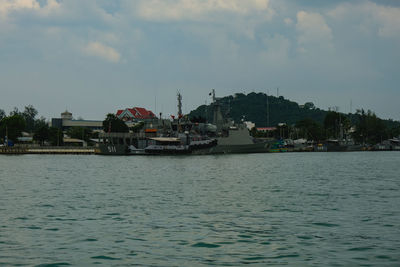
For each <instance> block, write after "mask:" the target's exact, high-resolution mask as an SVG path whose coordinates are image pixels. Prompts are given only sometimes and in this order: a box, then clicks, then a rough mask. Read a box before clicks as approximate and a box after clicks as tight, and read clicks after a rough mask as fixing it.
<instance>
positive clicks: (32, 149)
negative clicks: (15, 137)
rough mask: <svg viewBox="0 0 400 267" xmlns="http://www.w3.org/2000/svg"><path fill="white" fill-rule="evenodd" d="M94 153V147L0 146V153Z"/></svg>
mask: <svg viewBox="0 0 400 267" xmlns="http://www.w3.org/2000/svg"><path fill="white" fill-rule="evenodd" d="M95 153H96V148H94V147H0V154H8V155H20V154H73V155H91V154H95Z"/></svg>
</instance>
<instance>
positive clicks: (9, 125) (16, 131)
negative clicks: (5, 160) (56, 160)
mask: <svg viewBox="0 0 400 267" xmlns="http://www.w3.org/2000/svg"><path fill="white" fill-rule="evenodd" d="M37 115H38V111H37V110H36V109H35V108H34V107H33V106H32V105H28V106H25V108H24V111H19V110H18V108H16V107H15V108H14V109H13V110H12V111H11V112H10V114H9V115H8V116H7V115H6V113H5V112H4V110H2V109H0V143H4V142H5V141H6V138H7V141H9V142H11V143H18V137H22V136H23V134H22V133H23V132H25V133H28V135H30V136H32V135H33V140H35V141H37V142H38V143H41V144H43V143H44V142H45V141H48V142H50V143H51V144H52V145H57V144H58V145H60V144H62V142H63V133H62V131H61V130H60V129H58V128H54V127H49V125H48V123H47V122H46V119H45V118H44V117H40V118H37Z"/></svg>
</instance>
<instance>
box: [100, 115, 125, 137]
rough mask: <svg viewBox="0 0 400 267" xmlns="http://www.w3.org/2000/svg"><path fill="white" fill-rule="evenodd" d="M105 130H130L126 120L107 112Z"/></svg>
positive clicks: (117, 131) (121, 131) (104, 123)
mask: <svg viewBox="0 0 400 267" xmlns="http://www.w3.org/2000/svg"><path fill="white" fill-rule="evenodd" d="M103 130H104V132H106V133H107V132H114V133H127V132H129V128H128V126H127V125H126V124H125V122H124V121H123V120H121V119H119V118H118V117H117V116H115V115H114V114H112V113H109V114H107V117H106V119H105V120H104V121H103Z"/></svg>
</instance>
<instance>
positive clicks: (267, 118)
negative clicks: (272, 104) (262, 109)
mask: <svg viewBox="0 0 400 267" xmlns="http://www.w3.org/2000/svg"><path fill="white" fill-rule="evenodd" d="M267 127H269V101H268V91H267Z"/></svg>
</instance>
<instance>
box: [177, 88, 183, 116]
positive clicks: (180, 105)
mask: <svg viewBox="0 0 400 267" xmlns="http://www.w3.org/2000/svg"><path fill="white" fill-rule="evenodd" d="M177 97H178V118H181V117H182V95H181V93H180V92H179V91H178V94H177Z"/></svg>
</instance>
